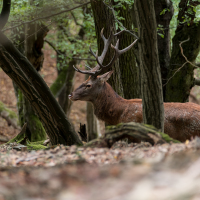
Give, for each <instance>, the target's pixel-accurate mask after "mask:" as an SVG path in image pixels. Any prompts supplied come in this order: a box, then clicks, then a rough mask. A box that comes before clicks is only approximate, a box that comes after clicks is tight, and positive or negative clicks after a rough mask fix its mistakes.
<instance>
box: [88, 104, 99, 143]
mask: <svg viewBox="0 0 200 200" xmlns="http://www.w3.org/2000/svg"><path fill="white" fill-rule="evenodd" d="M96 138H97V122H96V117H95V115H94V111H93V106H92V104H91V103H89V102H87V142H89V141H91V140H93V139H96Z"/></svg>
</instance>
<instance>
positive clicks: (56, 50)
mask: <svg viewBox="0 0 200 200" xmlns="http://www.w3.org/2000/svg"><path fill="white" fill-rule="evenodd" d="M44 41H45V42H46V43H47V44H49V46H51V47H52V48H53V50H54V51H55V52H56V53H57V54H59V55H63V53H61V52H60V51H59V50H58V49H57V48H56V47H55V46H54V45H53V44H52V43H51V42H50V41H48V40H46V39H45V40H44ZM65 56H66V57H67V58H70V59H75V60H89V61H96V60H95V59H91V58H77V57H70V56H67V55H66V54H65Z"/></svg>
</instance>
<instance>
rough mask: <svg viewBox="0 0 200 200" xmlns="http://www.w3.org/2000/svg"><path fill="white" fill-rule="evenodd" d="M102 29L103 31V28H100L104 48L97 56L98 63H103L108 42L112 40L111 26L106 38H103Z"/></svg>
mask: <svg viewBox="0 0 200 200" xmlns="http://www.w3.org/2000/svg"><path fill="white" fill-rule="evenodd" d="M103 31H104V28H102V30H101V38H102V39H103V42H104V49H103V51H102V53H101V55H100V56H99V61H100V63H103V60H104V58H105V55H106V53H107V51H108V48H109V46H110V43H111V41H112V39H113V37H114V34H113V28H112V29H111V33H110V35H109V37H108V39H106V38H105V36H104V34H103Z"/></svg>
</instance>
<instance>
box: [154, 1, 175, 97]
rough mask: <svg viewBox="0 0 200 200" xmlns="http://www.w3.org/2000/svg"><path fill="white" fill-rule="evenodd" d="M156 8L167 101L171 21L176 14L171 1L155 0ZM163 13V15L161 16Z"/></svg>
mask: <svg viewBox="0 0 200 200" xmlns="http://www.w3.org/2000/svg"><path fill="white" fill-rule="evenodd" d="M154 8H155V14H156V22H157V28H159V27H160V26H161V27H160V28H159V30H158V34H162V35H163V37H161V36H160V35H157V40H158V54H159V62H160V69H161V78H162V86H163V100H164V101H165V95H166V94H165V93H166V86H165V84H166V82H167V75H168V71H169V65H170V52H171V49H170V28H169V25H170V21H171V19H172V16H173V14H174V9H173V4H172V2H171V0H154ZM161 13H162V14H161Z"/></svg>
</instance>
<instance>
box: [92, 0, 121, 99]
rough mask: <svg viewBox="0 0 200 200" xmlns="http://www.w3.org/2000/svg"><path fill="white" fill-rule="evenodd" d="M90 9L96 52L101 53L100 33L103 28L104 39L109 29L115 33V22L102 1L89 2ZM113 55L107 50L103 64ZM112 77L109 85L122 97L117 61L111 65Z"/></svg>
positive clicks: (114, 42) (112, 52)
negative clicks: (92, 18)
mask: <svg viewBox="0 0 200 200" xmlns="http://www.w3.org/2000/svg"><path fill="white" fill-rule="evenodd" d="M90 2H91V7H92V11H93V16H94V22H95V31H96V36H97V44H98V52H99V54H100V52H102V50H103V47H104V44H103V40H102V39H101V36H100V32H101V30H102V28H104V35H105V37H106V38H108V36H109V35H110V33H111V29H112V28H113V29H114V32H116V29H115V21H114V16H113V14H112V11H111V10H109V9H108V7H106V6H105V4H104V3H103V1H101V0H97V1H93V0H91V1H90ZM116 41H117V40H116V38H114V40H113V42H112V44H113V45H115V44H116ZM113 55H114V51H113V50H111V48H109V49H108V52H107V54H106V57H105V59H104V62H103V64H108V63H109V62H110V61H111V60H112V57H113ZM112 68H113V70H114V73H113V76H112V77H111V78H110V79H109V80H110V84H111V85H112V87H113V88H114V90H115V91H116V92H117V93H118V94H119V95H120V96H122V97H123V96H124V92H123V87H122V82H121V72H120V68H119V61H116V62H115V63H114V65H113V67H112Z"/></svg>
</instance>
